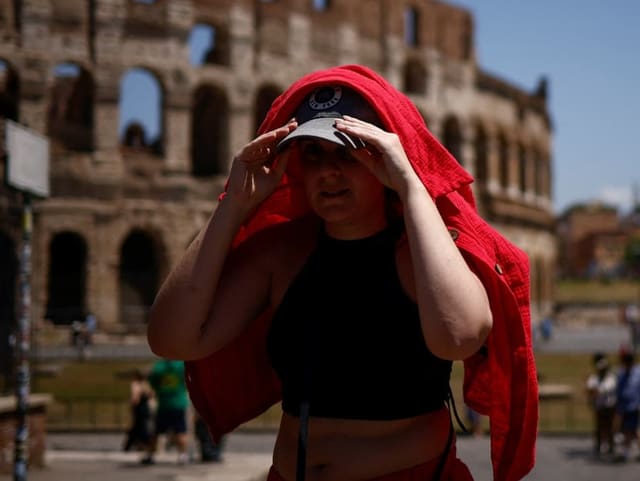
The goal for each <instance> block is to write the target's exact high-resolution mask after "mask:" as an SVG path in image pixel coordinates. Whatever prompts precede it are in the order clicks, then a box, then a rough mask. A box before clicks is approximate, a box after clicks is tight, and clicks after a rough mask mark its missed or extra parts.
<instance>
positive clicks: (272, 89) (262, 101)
mask: <svg viewBox="0 0 640 481" xmlns="http://www.w3.org/2000/svg"><path fill="white" fill-rule="evenodd" d="M281 93H282V89H281V88H280V87H278V86H277V85H274V84H267V85H263V86H261V87H260V88H259V89H258V92H257V93H256V99H255V105H254V110H253V127H254V129H253V131H254V132H257V131H258V128H259V127H260V124H262V121H263V120H264V118H265V117H266V115H267V112H268V111H269V109H270V108H271V104H272V103H273V101H274V100H275V99H276V98H277V97H278V96H279V95H280V94H281Z"/></svg>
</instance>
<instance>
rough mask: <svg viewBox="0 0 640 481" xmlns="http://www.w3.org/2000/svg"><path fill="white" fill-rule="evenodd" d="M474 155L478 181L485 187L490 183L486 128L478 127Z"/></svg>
mask: <svg viewBox="0 0 640 481" xmlns="http://www.w3.org/2000/svg"><path fill="white" fill-rule="evenodd" d="M473 153H474V156H475V163H476V172H475V174H476V175H475V177H476V180H477V181H478V182H479V183H481V184H482V185H483V186H484V185H486V184H487V182H488V181H489V138H488V136H487V132H486V130H485V129H484V127H483V126H482V125H480V124H478V125H476V129H475V135H474V138H473Z"/></svg>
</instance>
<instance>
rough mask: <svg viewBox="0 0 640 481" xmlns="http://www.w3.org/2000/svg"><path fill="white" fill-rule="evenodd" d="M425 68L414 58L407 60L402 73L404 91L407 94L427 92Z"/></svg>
mask: <svg viewBox="0 0 640 481" xmlns="http://www.w3.org/2000/svg"><path fill="white" fill-rule="evenodd" d="M427 80H428V75H427V68H426V67H425V66H424V64H423V63H422V62H421V61H420V60H418V59H415V58H409V59H407V61H406V62H405V64H404V68H403V71H402V83H403V88H404V91H405V92H406V93H408V94H421V95H423V94H425V93H426V91H427Z"/></svg>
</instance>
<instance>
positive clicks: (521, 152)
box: [517, 142, 528, 194]
mask: <svg viewBox="0 0 640 481" xmlns="http://www.w3.org/2000/svg"><path fill="white" fill-rule="evenodd" d="M517 149H518V191H519V192H520V193H521V194H525V193H526V192H527V177H528V176H527V149H526V148H525V146H524V145H523V144H522V143H521V142H518V147H517Z"/></svg>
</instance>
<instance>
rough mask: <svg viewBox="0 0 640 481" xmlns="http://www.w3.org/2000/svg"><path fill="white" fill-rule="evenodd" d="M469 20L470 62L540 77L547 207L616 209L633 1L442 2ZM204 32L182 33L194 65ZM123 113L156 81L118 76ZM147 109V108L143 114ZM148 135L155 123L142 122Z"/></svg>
mask: <svg viewBox="0 0 640 481" xmlns="http://www.w3.org/2000/svg"><path fill="white" fill-rule="evenodd" d="M450 3H453V4H457V5H460V6H463V7H466V8H468V9H469V10H471V12H472V13H473V14H474V19H475V46H476V55H477V58H478V62H479V64H480V66H481V67H482V68H483V69H484V70H486V71H488V72H491V73H494V74H496V75H498V76H499V77H502V78H504V79H505V80H507V81H509V82H511V83H513V84H515V85H517V86H520V87H522V88H524V89H526V90H532V89H533V88H534V87H535V85H536V84H537V82H538V79H539V78H540V76H541V75H545V76H547V78H548V80H549V87H550V88H549V92H550V97H549V107H550V111H551V115H552V119H553V123H554V135H553V150H552V155H553V176H554V182H553V198H554V210H555V211H556V212H558V213H560V212H562V211H563V210H564V209H566V208H567V207H568V206H570V205H572V204H573V203H576V202H589V201H593V200H600V201H603V202H606V203H608V204H612V205H616V206H618V207H619V208H620V210H621V212H624V211H626V210H628V209H629V208H630V207H631V205H632V190H633V186H634V184H640V127H639V123H638V117H639V114H640V92H639V90H640V89H639V86H640V60H638V58H640V52H639V50H640V26H639V25H640V0H610V1H608V2H604V1H602V0H559V1H558V0H530V1H514V0H452V1H451V2H450ZM211 33H212V32H210V31H207V30H206V29H201V28H200V29H198V28H197V29H195V30H194V32H193V33H192V36H191V43H192V45H196V46H197V48H196V49H195V50H192V53H191V55H192V58H191V61H192V63H194V64H196V63H199V61H198V59H199V57H201V56H202V52H203V48H204V47H203V45H204V46H207V45H210V43H211V42H212V41H215V39H214V38H211ZM123 87H124V90H123V92H124V96H123V98H121V105H124V106H127V108H126V109H124V110H126V112H124V114H125V115H126V116H127V117H128V119H131V118H139V119H140V120H143V121H144V119H149V118H152V119H154V118H155V119H158V115H157V113H155V112H153V113H152V112H151V110H153V109H157V104H156V105H153V104H150V103H148V102H147V103H144V102H142V100H143V99H144V98H145V97H147V98H148V97H149V96H150V95H153V92H154V89H157V87H156V86H155V85H154V84H153V83H152V82H150V80H149V79H148V78H146V79H145V77H144V75H141V74H140V72H135V71H132V72H130V73H129V74H128V75H127V77H125V79H124V80H123ZM150 114H151V115H150ZM143 123H146V124H147V130H148V132H149V134H150V137H153V136H154V135H156V134H157V131H158V128H159V125H157V126H156V125H148V122H143Z"/></svg>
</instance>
